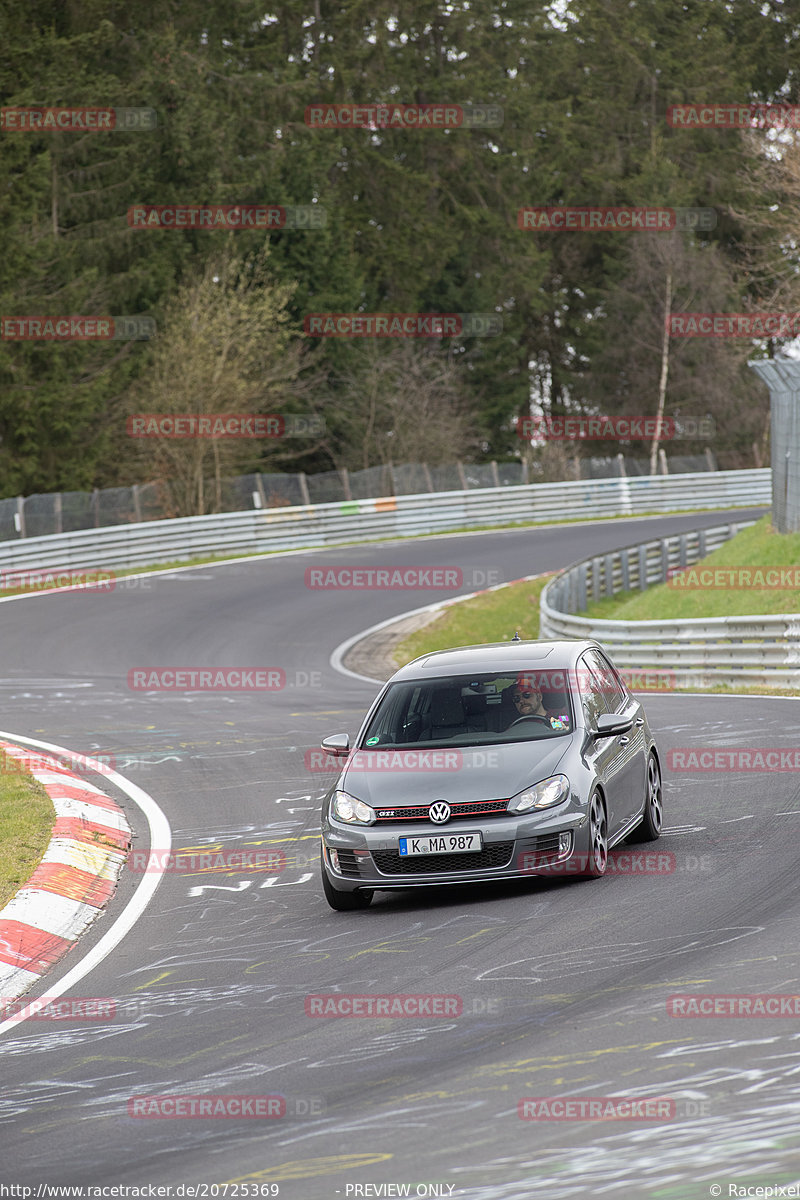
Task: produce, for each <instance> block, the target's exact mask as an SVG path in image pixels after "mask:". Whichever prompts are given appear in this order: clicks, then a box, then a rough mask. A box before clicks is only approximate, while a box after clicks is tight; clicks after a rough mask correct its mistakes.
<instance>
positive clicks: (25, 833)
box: [0, 754, 55, 908]
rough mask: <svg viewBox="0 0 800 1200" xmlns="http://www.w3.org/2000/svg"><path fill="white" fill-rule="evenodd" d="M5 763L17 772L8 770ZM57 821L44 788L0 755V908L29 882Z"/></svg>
mask: <svg viewBox="0 0 800 1200" xmlns="http://www.w3.org/2000/svg"><path fill="white" fill-rule="evenodd" d="M4 764H9V767H11V766H13V767H14V769H9V768H7V769H5V770H3V769H2V767H3V765H4ZM54 821H55V813H54V812H53V802H52V800H51V799H50V797H49V796H48V794H47V792H46V791H45V789H44V787H43V785H42V784H41V783H39V782H38V780H36V779H34V778H33V776H32V775H29V774H28V773H27V771H21V770H19V769H17V768H16V765H15V764H13V760H11V759H7V758H5V756H4V755H2V754H0V908H3V906H4V905H5V904H7V903H8V901H9V900H10V899H11V897H12V896H13V895H14V894H15V892H17V891H18V890H19V889H20V888H21V887H22V885H23V884H24V883H26V882H27V880H28V879H30V877H31V875H32V874H33V872H34V870H35V868H36V867H37V866H38V865H39V863H40V862H41V858H42V855H43V854H44V852H45V850H46V849H47V844H48V842H49V841H50V834H51V832H52V829H53V823H54Z"/></svg>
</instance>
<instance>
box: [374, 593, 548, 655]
mask: <svg viewBox="0 0 800 1200" xmlns="http://www.w3.org/2000/svg"><path fill="white" fill-rule="evenodd" d="M548 579H552V575H543V576H541V577H540V578H539V579H531V580H528V581H527V582H523V583H512V584H509V585H508V587H504V588H499V589H498V590H497V591H496V592H484V593H483V595H480V596H476V597H475V598H474V599H473V600H464V601H463V602H462V603H459V604H453V605H452V606H451V607H449V608H446V609H444V611H443V612H442V613H441V614H440V615H439V616H438V617H437V618H436V620H434V621H431V623H430V624H429V625H426V626H425V627H424V628H423V629H420V630H418V631H417V632H416V633H412V634H410V635H409V637H407V638H406V639H405V640H404V641H402V642H400V643H399V644H398V645H397V646H396V647H395V649H394V651H393V657H394V659H395V662H396V663H397V665H398V667H401V666H404V665H405V663H407V662H410V661H411V659H412V658H417V657H418V656H419V655H420V654H430V653H431V652H432V651H434V650H450V649H452V647H453V646H472V645H475V644H476V643H480V642H510V641H511V639H512V638H513V636H514V633H515V631H517V630H518V631H519V636H520V637H521V638H522V639H523V641H527V640H528V639H529V638H537V637H538V636H539V597H540V596H541V594H542V588H543V587H544V586H545V584H546V583H547V581H548Z"/></svg>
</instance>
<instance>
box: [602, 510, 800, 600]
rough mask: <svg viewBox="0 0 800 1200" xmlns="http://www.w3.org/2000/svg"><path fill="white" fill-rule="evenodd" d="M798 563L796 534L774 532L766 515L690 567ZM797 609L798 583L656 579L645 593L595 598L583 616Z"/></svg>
mask: <svg viewBox="0 0 800 1200" xmlns="http://www.w3.org/2000/svg"><path fill="white" fill-rule="evenodd" d="M798 564H800V533H776V532H775V530H774V529H773V527H772V525H771V524H770V521H769V517H762V518H761V520H760V521H757V522H756V524H755V525H751V526H750V528H749V529H743V530H742V531H741V533H737V534H736V536H735V537H732V538H731V539H730V541H728V542H725V544H724V545H723V546H720V548H719V549H718V550H715V551H714V552H713V554H708V555H707V556H706V557H705V558H704V559H702V560H701V561H700V562H699V563H696V564H694V567H693V568H688V570H690V571H691V570H699V569H703V568H708V567H727V568H731V567H733V568H737V567H745V568H750V569H751V570H752V569H754V568H758V567H763V568H769V567H778V568H780V567H792V566H797V565H798ZM690 578H691V577H690ZM780 613H800V588H778V587H766V588H749V587H748V588H745V587H735V586H734V587H731V586H723V587H696V586H695V587H686V586H684V587H681V586H677V581H676V584H666V583H659V584H656V585H655V586H654V587H651V588H648V589H647V591H645V592H640V591H638V590H637V591H630V592H618V593H617V595H616V596H608V597H606V598H605V599H603V600H596V601H594V602H593V603H591V604H590V605H589V607H588V609H587V615H588V616H590V617H598V618H602V619H605V620H610V621H663V620H680V619H681V618H686V617H741V616H750V615H758V614H773V615H776V614H780Z"/></svg>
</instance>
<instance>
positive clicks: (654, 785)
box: [627, 751, 664, 842]
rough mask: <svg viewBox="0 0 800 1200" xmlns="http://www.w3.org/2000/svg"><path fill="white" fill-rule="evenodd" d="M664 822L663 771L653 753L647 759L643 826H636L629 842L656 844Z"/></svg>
mask: <svg viewBox="0 0 800 1200" xmlns="http://www.w3.org/2000/svg"><path fill="white" fill-rule="evenodd" d="M663 820H664V801H663V790H662V784H661V770H660V768H659V765H658V759H657V758H656V756H655V754H653V753H652V751H651V753H650V756H649V758H648V759H647V780H646V783H645V797H644V816H643V817H642V820H641V824H639V825H637V826H636V828H635V829H634V831H633V833H632V834H631V835H630V837H629V838H628V839H627V840H628V841H630V842H654V841H655V840H656V838H657V837H659V836H660V834H661V825H662V823H663Z"/></svg>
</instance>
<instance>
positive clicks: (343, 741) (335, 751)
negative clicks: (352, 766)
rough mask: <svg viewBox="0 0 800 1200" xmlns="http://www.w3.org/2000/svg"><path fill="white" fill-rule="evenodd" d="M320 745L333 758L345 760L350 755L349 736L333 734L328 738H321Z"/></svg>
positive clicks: (346, 734)
mask: <svg viewBox="0 0 800 1200" xmlns="http://www.w3.org/2000/svg"><path fill="white" fill-rule="evenodd" d="M320 745H321V746H322V749H323V750H327V752H328V754H332V755H333V756H334V758H347V755H348V754H349V753H350V734H349V733H333V734H331V736H330V737H326V738H323V739H322V741H321V742H320Z"/></svg>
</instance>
